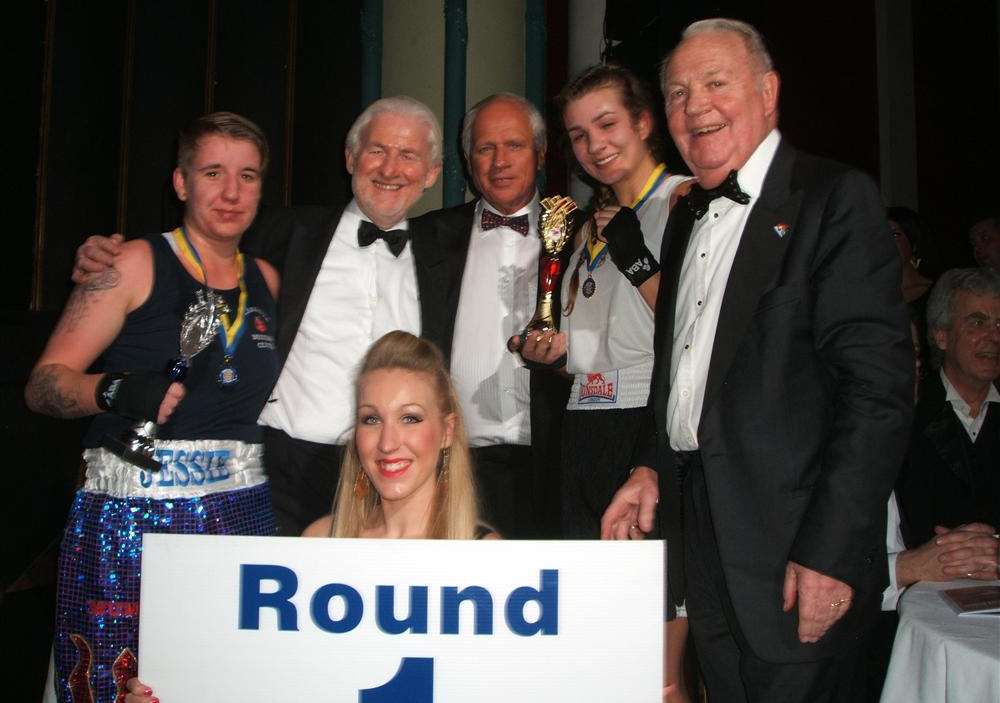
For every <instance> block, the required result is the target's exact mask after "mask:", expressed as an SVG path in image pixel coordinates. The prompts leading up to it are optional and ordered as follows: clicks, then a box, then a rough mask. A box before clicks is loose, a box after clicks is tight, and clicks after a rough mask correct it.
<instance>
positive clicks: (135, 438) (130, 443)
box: [103, 422, 161, 472]
mask: <svg viewBox="0 0 1000 703" xmlns="http://www.w3.org/2000/svg"><path fill="white" fill-rule="evenodd" d="M150 426H152V427H151V428H150ZM155 433H156V424H155V423H152V422H146V423H141V424H140V425H138V426H137V427H136V428H134V429H131V430H129V431H127V432H125V433H124V435H122V437H121V438H118V437H105V438H104V445H103V446H104V448H105V449H107V450H108V451H109V452H111V453H112V454H114V455H115V456H118V457H120V458H122V459H124V460H125V461H127V462H128V463H130V464H134V465H135V466H138V467H139V468H140V469H145V470H146V471H154V472H155V471H159V470H160V468H161V467H160V462H158V461H157V460H156V459H154V458H153V438H152V436H153V435H155Z"/></svg>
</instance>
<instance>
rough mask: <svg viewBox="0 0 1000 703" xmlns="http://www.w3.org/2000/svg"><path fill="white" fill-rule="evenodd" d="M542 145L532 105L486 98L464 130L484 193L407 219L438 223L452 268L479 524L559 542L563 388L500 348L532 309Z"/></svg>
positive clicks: (452, 312) (452, 322)
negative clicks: (481, 520) (482, 520)
mask: <svg viewBox="0 0 1000 703" xmlns="http://www.w3.org/2000/svg"><path fill="white" fill-rule="evenodd" d="M545 148H546V134H545V122H544V120H543V118H542V116H541V114H540V113H539V112H538V110H537V109H536V108H535V107H534V106H533V105H532V104H531V103H529V102H528V101H527V100H525V99H524V98H522V97H520V96H517V95H513V94H509V93H498V94H495V95H491V96H489V97H487V98H485V99H484V100H482V101H480V102H479V103H478V104H476V105H474V106H473V107H472V108H471V109H470V110H469V111H468V112H467V113H466V115H465V122H464V125H463V130H462V149H463V152H464V154H465V158H466V163H467V165H468V171H469V174H470V176H471V178H472V182H473V186H474V187H475V189H476V191H477V192H478V194H479V196H480V197H479V198H477V199H476V200H474V201H471V202H469V203H466V204H464V205H460V206H458V207H454V208H446V209H443V210H438V211H435V212H431V213H428V214H427V215H424V216H423V217H420V218H417V220H415V221H414V224H415V225H418V226H424V225H426V226H430V227H433V228H434V230H435V231H436V233H437V240H438V242H439V246H440V249H441V251H442V252H443V255H444V258H445V260H446V262H447V263H446V269H447V272H448V273H447V276H446V277H447V279H448V280H449V281H450V284H449V289H448V293H447V306H446V307H447V310H448V321H449V325H448V328H447V329H446V331H445V338H446V340H447V341H446V344H448V345H449V348H448V349H446V351H450V357H451V373H452V377H453V378H454V379H455V386H456V389H457V391H458V394H459V400H460V401H461V404H462V409H463V412H464V415H465V423H466V429H467V430H468V433H469V441H470V445H471V446H472V454H473V458H474V460H475V466H476V480H477V483H478V487H479V493H480V500H481V503H482V507H483V514H484V518H485V519H486V520H487V521H488V522H489V523H490V524H491V525H492V526H493V527H495V528H496V529H497V530H498V531H499V532H500V533H501V534H502V535H503V536H504V537H508V538H511V537H514V538H519V537H535V536H547V537H552V536H555V534H554V530H555V529H556V527H555V523H556V516H557V515H558V509H557V508H556V506H555V503H556V500H555V497H556V496H557V495H558V486H557V483H556V482H557V477H558V475H559V472H558V452H559V439H558V438H559V422H560V420H561V418H562V411H563V408H565V404H566V399H567V395H568V392H569V386H568V383H567V382H566V381H565V380H564V379H562V378H560V377H557V376H556V375H555V374H553V373H551V372H550V371H547V370H529V369H528V368H527V367H526V366H525V364H524V362H523V361H522V360H521V359H520V357H518V356H516V355H512V354H510V353H508V352H507V350H506V348H505V343H506V340H507V339H508V338H509V337H511V336H512V335H515V334H519V333H520V332H521V330H522V329H523V328H524V326H525V324H526V323H527V322H528V321H529V320H530V319H531V315H532V313H533V312H534V308H535V293H536V289H537V284H538V258H539V257H538V254H539V249H540V245H539V239H538V233H537V227H538V216H539V208H540V206H539V203H538V191H537V187H536V177H537V174H538V170H539V169H540V168H541V166H542V164H543V163H544V160H545ZM557 309H558V303H557Z"/></svg>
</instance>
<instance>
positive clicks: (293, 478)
mask: <svg viewBox="0 0 1000 703" xmlns="http://www.w3.org/2000/svg"><path fill="white" fill-rule="evenodd" d="M441 148H442V140H441V129H440V126H439V125H438V121H437V118H436V117H435V116H434V114H433V112H431V110H430V109H429V108H428V107H427V106H426V105H424V104H423V103H420V102H419V101H417V100H414V99H412V98H409V97H405V96H399V97H394V98H384V99H382V100H378V101H376V102H374V103H372V104H371V105H370V106H369V107H368V108H366V109H365V110H364V111H363V112H362V113H361V114H360V115H359V116H358V118H357V119H356V120H355V122H354V124H353V125H352V127H351V129H350V130H349V132H348V134H347V140H346V148H345V150H344V152H345V153H344V155H345V160H346V165H347V170H348V172H349V173H350V174H351V190H352V194H353V196H354V197H353V199H352V200H351V201H350V202H348V203H346V204H345V203H339V204H336V205H334V206H331V207H328V208H319V207H317V208H275V209H270V210H264V211H262V212H261V213H260V214H259V215H258V217H257V219H256V220H255V221H254V224H253V225H252V226H251V228H250V229H249V230H248V231H247V233H246V235H245V236H244V238H243V243H242V247H243V249H244V251H246V252H248V253H251V254H253V255H255V256H259V257H261V258H264V259H266V260H268V261H269V262H271V263H272V264H274V265H275V266H276V267H277V268H278V269H279V271H280V272H281V281H282V285H281V293H280V297H279V299H278V318H279V322H278V335H277V345H278V352H279V355H280V359H281V363H282V372H281V376H280V377H279V379H278V382H277V384H276V385H275V389H274V391H273V393H272V398H271V400H270V401H269V402H268V404H267V406H266V407H265V408H264V411H263V412H262V413H261V419H260V421H261V423H262V424H264V425H266V428H265V440H264V441H265V453H266V456H267V470H268V477H269V480H270V483H271V493H272V498H273V502H274V510H275V516H276V517H277V520H278V530H279V533H280V534H283V535H296V536H297V535H299V534H301V533H302V530H303V529H304V528H305V527H306V526H308V525H309V524H310V523H311V522H312V521H313V520H315V519H316V518H318V517H320V516H322V515H324V514H326V513H328V512H329V511H330V510H331V508H332V506H333V493H334V490H335V488H336V486H337V479H338V476H339V471H340V462H341V458H342V451H343V446H344V443H345V441H346V439H347V437H348V435H349V434H350V430H351V428H352V427H353V424H354V399H353V388H354V384H353V376H354V370H355V367H356V365H357V363H358V362H360V360H361V358H362V356H363V355H364V352H365V351H366V350H367V348H368V346H369V345H370V344H371V342H373V341H374V340H375V339H377V338H378V337H380V336H381V335H382V334H384V333H385V332H388V331H390V330H393V329H404V330H407V331H410V332H413V333H415V334H421V335H423V336H424V337H426V338H428V339H430V340H431V341H433V342H435V343H437V344H438V345H439V346H440V347H442V348H443V349H445V350H447V348H448V346H449V344H450V328H449V325H450V324H451V323H452V319H451V316H450V315H449V313H448V309H447V305H446V302H447V301H446V297H445V295H446V292H447V290H448V288H449V283H448V280H447V278H446V275H448V274H447V266H446V265H445V263H446V262H445V260H444V257H443V254H442V253H441V252H440V250H439V249H438V247H437V239H436V238H435V236H434V235H433V232H431V231H430V230H429V228H427V227H426V226H423V227H422V226H421V225H419V224H417V223H409V222H408V221H407V219H406V215H407V212H408V211H409V209H410V208H411V207H412V206H413V204H414V203H415V202H416V201H417V200H418V199H419V198H420V196H421V194H422V193H423V192H424V190H426V189H427V188H430V187H431V186H432V185H433V184H434V182H435V181H436V180H437V178H438V175H439V174H440V171H441ZM116 246H117V245H116V242H115V241H114V240H109V239H107V238H101V237H91V238H89V239H88V240H87V242H86V243H85V244H84V245H83V246H81V248H80V250H79V252H78V256H77V266H76V267H75V268H74V273H73V278H74V280H75V281H78V282H79V281H81V280H85V276H86V275H88V272H89V271H93V270H103V268H104V267H105V266H107V265H113V262H114V256H115V254H116V251H117V250H116Z"/></svg>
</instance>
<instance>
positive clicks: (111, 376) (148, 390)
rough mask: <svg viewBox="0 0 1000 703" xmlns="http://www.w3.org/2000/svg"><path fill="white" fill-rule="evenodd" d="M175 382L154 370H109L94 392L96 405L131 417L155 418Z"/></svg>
mask: <svg viewBox="0 0 1000 703" xmlns="http://www.w3.org/2000/svg"><path fill="white" fill-rule="evenodd" d="M171 383H173V381H171V380H170V379H169V378H168V377H167V376H165V375H164V374H162V373H156V372H155V371H132V372H128V373H107V374H104V377H103V378H101V380H100V381H98V382H97V389H96V390H95V392H94V395H95V398H96V400H97V407H99V408H100V409H101V410H104V411H105V412H110V413H116V414H118V415H122V416H124V417H127V418H130V419H132V420H142V421H146V420H155V419H156V416H157V415H158V414H159V412H160V404H161V403H162V402H163V397H164V396H165V395H166V394H167V389H168V388H170V384H171Z"/></svg>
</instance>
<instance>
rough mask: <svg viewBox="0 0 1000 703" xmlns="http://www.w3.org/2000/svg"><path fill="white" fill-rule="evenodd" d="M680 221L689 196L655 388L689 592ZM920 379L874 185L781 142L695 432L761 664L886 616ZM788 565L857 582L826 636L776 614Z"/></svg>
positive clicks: (824, 650) (676, 583)
mask: <svg viewBox="0 0 1000 703" xmlns="http://www.w3.org/2000/svg"><path fill="white" fill-rule="evenodd" d="M684 220H687V221H688V222H690V220H691V215H690V211H689V210H688V208H686V207H684V205H683V204H681V205H679V206H678V207H676V208H675V209H674V211H673V212H672V213H671V215H670V219H669V221H668V223H667V228H666V232H665V234H664V237H663V249H662V251H661V256H660V261H661V265H662V274H661V276H662V277H661V283H660V290H659V297H658V302H657V308H656V332H655V337H654V345H655V353H656V362H655V368H654V374H653V382H652V388H651V392H650V399H651V404H652V405H653V409H654V417H655V423H656V428H657V429H658V432H657V442H656V445H657V453H656V456H657V463H658V468H659V469H660V471H659V476H660V482H661V495H662V496H663V498H662V499H661V509H662V512H661V517H662V519H663V520H664V523H665V525H666V528H667V530H666V531H667V536H668V539H670V540H671V543H670V549H669V556H670V560H669V575H670V583H671V588H672V590H673V592H674V594H675V596H677V597H679V596H680V594H681V593H683V588H684V586H683V564H682V560H683V548H682V547H681V541H680V539H681V537H680V536H681V523H680V519H681V515H680V505H681V503H680V495H679V485H680V484H679V476H678V474H677V472H676V471H675V470H674V466H675V459H674V455H673V453H672V451H671V450H670V445H669V438H668V437H667V436H666V426H667V424H666V423H667V415H666V408H667V398H668V396H669V394H670V360H671V354H672V347H673V340H674V334H675V332H674V314H675V311H674V300H675V299H676V294H677V288H678V279H679V275H680V269H681V263H682V261H683V258H684V252H685V250H686V248H687V245H688V241H687V239H688V236H686V233H685V230H687V228H686V227H684V226H683V224H684ZM687 231H689V230H687ZM912 379H913V359H912V346H911V342H910V335H909V327H908V323H907V318H906V313H905V309H904V307H903V301H902V299H901V295H900V265H899V257H898V255H897V254H896V252H895V250H894V248H893V245H892V239H891V237H890V236H889V232H888V227H887V224H886V220H885V217H884V215H883V209H882V204H881V202H880V200H879V195H878V192H877V190H876V188H875V185H874V183H872V182H871V180H870V179H869V178H868V177H866V176H864V175H863V174H861V173H859V172H857V171H852V170H850V169H848V168H847V167H845V166H842V165H840V164H836V163H834V162H831V161H826V160H822V159H817V158H814V157H811V156H808V155H805V154H802V153H800V152H797V151H795V150H794V149H793V148H792V147H790V146H789V145H787V144H786V143H785V142H784V141H782V142H781V143H780V145H779V147H778V150H777V153H776V154H775V157H774V160H773V161H772V163H771V166H770V168H769V169H768V172H767V176H766V178H765V180H764V183H763V188H762V191H761V195H760V197H759V199H758V200H757V202H756V203H755V205H754V207H753V210H752V212H751V213H750V216H749V219H748V221H747V224H746V227H745V229H744V231H743V233H742V236H741V239H740V243H739V248H738V250H737V253H736V259H735V262H734V263H733V267H732V270H731V272H730V275H729V279H728V283H727V286H726V290H725V293H724V296H723V302H722V309H721V314H720V318H719V323H718V327H717V330H716V335H715V345H714V348H713V350H712V357H711V360H710V364H709V372H708V379H707V383H706V388H705V400H704V406H703V410H702V414H701V419H700V424H699V429H698V444H699V449H700V455H701V458H702V462H703V465H704V472H705V480H706V483H707V488H708V495H709V501H710V504H711V510H712V520H713V524H714V527H715V533H716V536H717V541H718V547H719V554H720V558H721V562H722V568H723V571H724V573H725V576H726V582H727V583H728V585H729V593H730V596H731V600H732V604H733V606H734V608H735V611H736V614H737V616H738V618H739V622H740V625H741V629H742V631H743V633H744V635H745V636H746V638H747V640H748V642H749V644H750V646H751V647H752V649H753V651H754V652H755V653H756V655H757V656H758V657H760V658H762V659H765V660H768V661H774V662H792V661H805V660H810V659H815V658H817V657H823V656H828V655H830V654H831V653H833V652H834V651H837V650H839V649H840V648H842V647H843V646H844V645H845V643H847V642H849V641H850V640H851V639H853V638H854V637H855V636H859V635H860V632H861V630H862V628H863V626H864V620H865V618H871V617H872V616H873V615H874V612H875V611H877V610H878V608H879V604H880V597H881V592H882V589H883V588H884V582H885V579H886V573H885V505H886V500H887V499H888V496H889V492H890V490H891V488H892V485H893V482H894V480H895V477H896V473H897V471H898V469H899V466H900V463H901V461H902V459H903V456H904V454H905V451H906V442H907V437H908V434H909V429H910V418H911V413H912V410H911V404H912V400H911V399H912V393H913V390H912V389H913V380H912ZM647 456H648V454H647ZM790 560H791V561H796V562H798V563H801V564H803V565H805V566H807V567H809V568H812V569H815V570H817V571H820V572H823V573H825V574H828V575H830V576H833V577H836V578H838V579H840V580H842V581H845V582H846V583H848V584H850V585H851V586H852V587H853V588H854V589H855V603H854V605H853V606H852V607H851V609H850V611H849V612H848V613H847V614H846V615H845V616H844V618H842V619H841V621H840V622H838V623H837V624H836V625H835V626H834V627H833V628H832V629H831V630H830V632H828V633H827V635H826V636H825V637H824V638H823V639H822V640H820V642H819V643H817V644H812V645H802V644H801V643H799V641H798V637H797V633H796V628H797V622H798V613H797V609H793V610H792V612H790V613H787V614H785V613H782V611H781V597H782V594H781V587H782V582H783V579H784V574H785V565H786V562H788V561H790Z"/></svg>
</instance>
